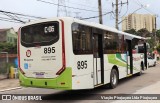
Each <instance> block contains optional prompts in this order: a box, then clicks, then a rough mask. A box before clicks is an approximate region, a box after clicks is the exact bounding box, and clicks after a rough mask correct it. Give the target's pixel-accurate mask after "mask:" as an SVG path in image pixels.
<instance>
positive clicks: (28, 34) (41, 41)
mask: <svg viewBox="0 0 160 103" xmlns="http://www.w3.org/2000/svg"><path fill="white" fill-rule="evenodd" d="M58 39H59V23H58V22H55V21H54V22H45V23H39V24H33V25H29V26H25V27H23V28H22V29H21V43H22V45H23V46H25V47H33V46H35V45H38V46H46V45H51V44H53V43H55V42H57V41H58Z"/></svg>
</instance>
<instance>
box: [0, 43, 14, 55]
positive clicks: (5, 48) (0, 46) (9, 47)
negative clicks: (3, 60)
mask: <svg viewBox="0 0 160 103" xmlns="http://www.w3.org/2000/svg"><path fill="white" fill-rule="evenodd" d="M0 52H8V53H10V54H17V45H13V44H10V43H0Z"/></svg>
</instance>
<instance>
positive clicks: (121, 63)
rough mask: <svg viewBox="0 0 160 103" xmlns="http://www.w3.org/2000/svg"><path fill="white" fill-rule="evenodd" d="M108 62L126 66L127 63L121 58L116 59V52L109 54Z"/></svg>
mask: <svg viewBox="0 0 160 103" xmlns="http://www.w3.org/2000/svg"><path fill="white" fill-rule="evenodd" d="M107 56H108V62H109V63H111V64H115V65H118V66H122V67H126V66H127V63H124V62H121V61H119V60H117V59H116V55H115V54H108V55H107Z"/></svg>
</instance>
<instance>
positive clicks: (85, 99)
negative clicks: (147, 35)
mask: <svg viewBox="0 0 160 103" xmlns="http://www.w3.org/2000/svg"><path fill="white" fill-rule="evenodd" d="M158 81H160V64H157V66H156V67H150V68H148V69H147V70H146V71H144V72H143V74H142V75H141V76H136V75H135V76H132V77H129V78H125V79H122V80H120V81H119V84H118V86H117V88H115V89H109V88H108V86H106V87H105V86H104V87H100V88H96V89H92V90H76V91H62V90H53V89H39V88H21V89H17V90H11V91H6V92H0V94H42V98H43V99H47V100H48V101H16V103H17V102H18V103H32V102H34V103H44V102H45V103H50V102H52V103H110V102H112V101H107V100H94V99H95V98H96V97H95V94H96V95H97V94H99V95H103V94H133V93H135V92H136V91H137V90H140V89H142V88H145V87H147V86H150V85H153V84H155V83H156V82H158ZM148 94H150V93H149V92H148ZM159 94H160V93H159ZM62 98H63V99H65V100H61V99H62ZM3 102H4V101H3ZM4 103H11V101H5V102H4Z"/></svg>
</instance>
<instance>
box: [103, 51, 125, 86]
mask: <svg viewBox="0 0 160 103" xmlns="http://www.w3.org/2000/svg"><path fill="white" fill-rule="evenodd" d="M113 66H117V67H118V71H119V79H121V78H124V77H126V76H127V62H126V54H105V55H104V71H105V72H104V76H105V77H104V83H105V84H106V83H109V82H110V73H111V70H112V68H113Z"/></svg>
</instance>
